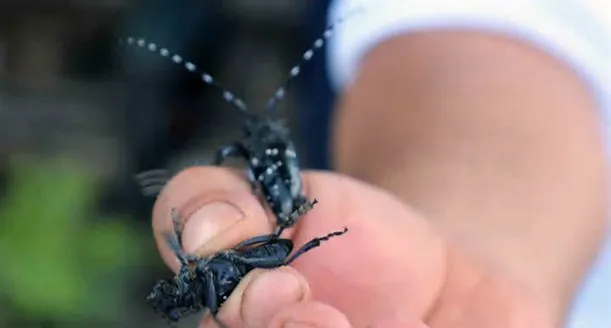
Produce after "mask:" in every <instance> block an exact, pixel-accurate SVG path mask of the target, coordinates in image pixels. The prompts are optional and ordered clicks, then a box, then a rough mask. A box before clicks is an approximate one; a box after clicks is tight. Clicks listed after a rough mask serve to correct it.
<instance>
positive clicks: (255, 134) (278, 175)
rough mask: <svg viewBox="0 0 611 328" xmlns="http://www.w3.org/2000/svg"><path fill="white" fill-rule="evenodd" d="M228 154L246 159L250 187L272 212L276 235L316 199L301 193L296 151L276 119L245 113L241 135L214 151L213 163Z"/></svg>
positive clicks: (220, 162)
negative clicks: (309, 199)
mask: <svg viewBox="0 0 611 328" xmlns="http://www.w3.org/2000/svg"><path fill="white" fill-rule="evenodd" d="M229 157H238V158H242V159H244V160H246V162H247V163H248V166H247V169H246V172H247V177H248V181H249V182H250V184H251V186H252V188H253V190H254V191H256V192H258V193H259V194H260V195H261V196H262V197H263V198H264V199H265V202H266V203H267V204H268V206H269V207H270V209H271V210H272V212H273V213H274V214H275V216H276V220H277V225H278V229H277V231H276V234H277V235H280V234H281V233H282V231H283V230H284V229H285V228H288V227H291V226H292V225H294V224H295V221H296V220H297V219H298V218H299V217H300V216H301V215H303V214H305V213H306V212H307V211H309V210H311V209H312V207H313V206H314V204H315V203H316V202H317V201H316V199H314V200H313V201H312V202H309V201H308V199H307V198H306V197H305V196H303V195H302V180H301V170H300V167H299V160H298V158H297V152H296V151H295V146H294V144H293V142H292V141H291V139H290V138H289V134H288V130H287V129H286V128H285V127H284V126H283V125H282V124H280V123H279V122H277V121H273V120H269V119H266V118H261V117H256V116H249V117H248V118H247V119H246V123H245V125H244V137H243V138H242V139H241V140H240V141H238V142H236V143H234V144H232V145H230V146H226V147H224V148H221V149H220V150H218V151H217V154H216V158H215V162H214V164H215V165H221V164H222V163H223V161H224V160H226V159H227V158H229Z"/></svg>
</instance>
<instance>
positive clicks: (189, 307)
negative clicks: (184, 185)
mask: <svg viewBox="0 0 611 328" xmlns="http://www.w3.org/2000/svg"><path fill="white" fill-rule="evenodd" d="M172 221H173V227H174V229H173V230H174V231H173V233H172V234H169V233H167V234H165V238H166V241H167V243H168V245H169V247H170V248H171V250H172V251H173V252H174V254H175V255H176V257H177V258H178V261H179V262H180V270H179V272H178V273H177V274H176V275H175V276H174V277H173V279H164V280H159V281H158V282H157V283H156V284H155V286H154V287H153V290H152V292H151V293H150V294H149V295H148V297H147V302H148V303H149V304H150V305H151V306H152V307H153V309H155V310H156V311H157V312H159V313H161V314H162V315H163V316H164V317H165V318H167V319H168V320H169V321H171V322H177V321H179V320H180V319H181V318H182V317H184V316H186V315H189V314H191V313H195V312H198V311H199V310H202V309H208V310H209V311H210V314H211V315H212V317H213V319H214V320H215V321H216V322H217V324H218V325H219V326H221V327H226V326H225V325H224V324H223V323H222V322H221V321H220V320H219V319H218V318H217V317H216V315H217V313H218V311H219V308H220V307H221V306H222V304H223V303H224V302H225V300H227V298H228V297H229V296H230V295H231V293H232V292H233V290H234V289H235V288H236V286H237V285H238V283H239V282H240V281H241V280H242V278H244V276H245V275H246V274H248V273H249V272H250V271H252V270H254V269H256V268H262V269H273V268H278V267H281V266H285V265H289V264H290V263H292V262H293V261H294V260H295V259H297V258H298V257H300V256H301V255H303V254H305V253H306V252H308V251H309V250H311V249H313V248H316V247H318V246H320V245H321V243H322V242H324V241H327V240H329V239H331V238H333V237H336V236H341V235H343V234H345V233H346V232H347V231H348V228H344V229H343V230H340V231H335V232H332V233H329V234H328V235H326V236H323V237H318V238H314V239H312V240H310V241H309V242H307V243H306V244H304V245H303V246H302V247H300V248H299V249H297V250H296V251H295V252H294V253H293V254H292V255H291V252H292V251H293V241H292V240H290V239H283V238H279V237H278V236H275V235H263V236H257V237H253V238H250V239H247V240H245V241H243V242H241V243H239V244H238V245H236V246H235V247H234V248H231V249H228V250H224V251H221V252H219V253H216V254H213V255H211V256H208V257H199V256H196V255H193V254H186V253H185V252H184V250H183V249H182V246H181V245H182V241H181V225H180V217H179V214H178V211H177V210H176V209H172Z"/></svg>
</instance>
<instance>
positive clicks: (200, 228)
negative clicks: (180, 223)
mask: <svg viewBox="0 0 611 328" xmlns="http://www.w3.org/2000/svg"><path fill="white" fill-rule="evenodd" d="M243 217H244V213H243V212H242V211H241V210H240V209H239V208H237V207H236V206H235V205H233V204H230V203H227V202H212V203H207V204H204V205H203V206H202V207H200V208H199V209H198V210H196V211H195V212H193V214H191V216H190V217H189V218H188V219H187V222H186V223H185V226H184V229H183V234H182V243H183V248H184V249H185V251H186V252H187V253H192V252H195V251H196V250H197V249H198V248H200V247H201V246H202V245H204V244H206V243H207V242H209V241H210V240H211V239H212V238H214V237H216V236H217V235H219V234H220V233H222V232H223V231H224V230H225V229H227V228H229V227H230V226H231V225H233V224H234V223H236V222H238V221H240V220H241V219H242V218H243Z"/></svg>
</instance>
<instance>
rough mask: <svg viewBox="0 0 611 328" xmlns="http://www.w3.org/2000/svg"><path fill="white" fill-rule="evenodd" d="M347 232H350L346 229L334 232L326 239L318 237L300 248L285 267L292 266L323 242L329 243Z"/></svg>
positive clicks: (325, 237)
mask: <svg viewBox="0 0 611 328" xmlns="http://www.w3.org/2000/svg"><path fill="white" fill-rule="evenodd" d="M346 232H348V228H344V230H340V231H335V232H332V233H330V234H328V235H326V236H324V237H318V238H314V239H312V240H310V241H309V242H307V243H306V244H305V245H303V246H301V248H299V249H298V250H297V251H296V252H295V253H294V254H293V255H292V256H291V257H290V258H289V259H288V260H286V262H285V263H284V264H285V265H288V264H290V263H291V262H293V261H295V260H296V259H297V258H298V257H299V256H301V255H303V254H305V253H306V252H307V251H309V250H311V249H312V248H316V247H318V246H320V244H321V242H323V241H327V240H329V239H331V238H333V237H337V236H341V235H343V234H345V233H346Z"/></svg>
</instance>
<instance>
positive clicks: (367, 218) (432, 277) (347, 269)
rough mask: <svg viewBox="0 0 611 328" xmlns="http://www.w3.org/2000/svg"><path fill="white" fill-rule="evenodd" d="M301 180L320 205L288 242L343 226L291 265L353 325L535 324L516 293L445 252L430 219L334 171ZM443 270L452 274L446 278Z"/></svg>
mask: <svg viewBox="0 0 611 328" xmlns="http://www.w3.org/2000/svg"><path fill="white" fill-rule="evenodd" d="M307 179H308V182H309V187H310V189H309V194H311V195H312V196H314V195H315V196H316V197H317V198H318V199H320V204H319V205H318V207H317V208H316V209H315V210H313V211H311V212H310V213H309V214H308V216H307V217H306V219H304V220H303V221H302V222H301V224H300V225H299V227H298V229H297V231H296V232H295V234H294V236H292V237H293V238H294V240H295V243H296V245H301V244H303V243H305V242H307V240H309V239H311V238H312V236H316V235H320V234H322V233H324V232H326V231H331V230H338V229H341V228H342V227H343V226H347V227H348V229H349V232H348V233H347V234H346V235H344V236H341V237H339V238H336V239H334V240H331V241H329V242H328V243H325V244H324V245H323V246H321V247H320V248H319V249H316V250H314V251H312V252H311V253H310V254H307V255H304V256H303V257H302V258H300V259H299V260H297V261H296V262H295V264H294V267H295V268H296V269H298V270H299V271H300V272H301V273H303V274H304V276H305V277H306V278H307V279H308V281H309V282H310V285H311V288H312V291H313V294H314V298H315V299H317V300H320V301H322V302H325V303H328V304H330V305H333V306H335V307H336V308H338V309H339V310H340V311H342V312H344V313H345V314H346V315H347V316H348V317H349V318H351V320H353V324H354V326H355V327H363V326H365V325H366V324H367V323H370V322H374V321H376V320H377V321H379V320H380V319H381V318H392V319H396V320H399V321H401V320H409V319H410V318H414V317H416V318H421V319H422V320H423V321H425V322H426V323H427V324H429V325H430V326H431V327H433V328H456V327H462V324H464V325H465V326H468V327H502V328H514V327H515V328H517V327H543V325H537V324H536V321H537V319H535V318H534V317H533V316H534V315H536V311H535V310H533V307H530V306H528V305H527V303H526V301H527V300H528V298H527V297H526V295H525V294H524V293H522V292H518V291H516V288H515V286H514V285H513V284H511V283H510V282H508V281H505V279H504V278H502V277H499V276H496V275H495V276H492V275H487V273H486V271H487V270H486V269H483V268H479V267H478V266H477V265H475V264H474V263H472V261H471V260H470V259H468V258H466V257H462V256H459V255H457V252H456V251H455V250H449V249H448V247H446V243H445V242H444V241H443V239H442V238H441V237H440V236H439V234H437V233H436V232H435V230H434V229H432V227H431V225H429V224H428V223H427V222H426V221H425V220H424V219H423V218H421V217H420V216H419V215H418V214H416V213H415V212H414V211H412V210H410V209H409V208H408V207H407V206H405V205H404V203H402V202H401V201H399V200H398V199H396V198H394V197H393V196H391V195H389V194H388V193H386V192H384V191H382V190H379V189H376V188H373V187H371V186H368V185H365V184H362V183H359V182H357V181H355V180H352V179H350V178H346V177H342V176H339V175H335V174H322V173H315V174H308V175H307ZM450 265H451V266H452V267H450ZM449 271H452V272H453V277H452V278H451V279H446V273H447V272H449ZM449 290H451V292H449V293H448V291H449ZM467 293H468V294H467ZM453 294H454V295H455V296H458V295H456V294H461V295H460V296H458V297H453V296H451V295H453ZM440 295H441V296H440ZM446 295H448V296H446ZM478 324H479V326H478Z"/></svg>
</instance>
